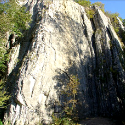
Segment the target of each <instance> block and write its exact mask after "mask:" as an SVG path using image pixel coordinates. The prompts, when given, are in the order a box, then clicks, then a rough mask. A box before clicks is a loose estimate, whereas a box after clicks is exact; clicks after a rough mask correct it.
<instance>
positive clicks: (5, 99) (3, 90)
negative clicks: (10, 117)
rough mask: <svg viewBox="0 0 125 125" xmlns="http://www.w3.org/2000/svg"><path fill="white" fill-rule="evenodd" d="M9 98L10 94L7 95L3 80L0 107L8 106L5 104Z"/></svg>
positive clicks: (0, 85)
mask: <svg viewBox="0 0 125 125" xmlns="http://www.w3.org/2000/svg"><path fill="white" fill-rule="evenodd" d="M9 98H10V96H8V95H7V92H6V90H5V89H4V82H3V81H2V80H1V81H0V108H6V106H5V104H6V101H7V100H8V99H9Z"/></svg>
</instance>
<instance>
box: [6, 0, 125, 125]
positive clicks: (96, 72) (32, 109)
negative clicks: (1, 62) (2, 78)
mask: <svg viewBox="0 0 125 125" xmlns="http://www.w3.org/2000/svg"><path fill="white" fill-rule="evenodd" d="M45 2H46V1H42V2H41V1H40V0H32V1H29V2H28V3H26V7H27V9H28V10H29V11H30V13H32V19H33V22H32V24H31V28H30V29H29V31H28V32H27V36H25V37H24V38H23V39H22V41H21V43H20V45H18V46H17V48H16V47H15V52H16V56H14V57H12V58H14V60H15V57H18V61H15V62H14V63H13V62H12V63H11V61H10V63H11V64H12V65H11V67H12V69H10V71H9V73H10V74H9V76H8V83H7V86H8V87H9V90H10V93H11V95H12V96H11V99H10V105H9V107H8V109H7V110H6V113H5V123H7V121H9V122H11V123H12V125H14V124H17V125H24V124H29V125H35V124H36V123H39V122H42V123H45V124H49V123H50V122H51V115H52V113H53V112H56V113H58V112H60V110H61V108H60V107H59V106H58V105H57V104H58V103H59V102H61V101H62V100H63V98H62V95H61V92H60V91H61V90H62V88H63V85H64V84H65V83H66V82H67V81H68V77H67V74H68V75H69V76H70V75H78V78H79V80H80V86H79V94H78V97H77V98H78V100H79V102H78V114H79V118H81V119H82V118H84V117H89V116H117V115H119V116H120V113H121V111H122V110H123V103H124V102H123V101H124V97H123V93H124V90H123V85H124V84H125V72H124V55H123V50H122V47H121V42H120V40H119V38H118V36H117V34H116V32H115V31H114V29H113V26H112V24H111V22H110V19H109V18H108V17H106V16H105V15H104V13H103V12H102V11H101V10H100V9H99V8H98V7H96V6H94V7H93V9H94V11H95V14H94V17H93V18H92V19H89V18H88V17H87V14H86V12H85V9H84V7H82V6H80V5H79V4H77V3H75V2H74V1H72V0H59V1H57V0H55V1H53V2H51V4H50V5H48V2H46V4H45ZM12 58H11V60H12V61H14V60H13V59H12Z"/></svg>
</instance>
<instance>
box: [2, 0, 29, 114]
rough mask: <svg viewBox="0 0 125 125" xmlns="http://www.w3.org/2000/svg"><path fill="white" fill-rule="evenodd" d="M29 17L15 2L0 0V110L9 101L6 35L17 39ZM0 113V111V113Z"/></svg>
mask: <svg viewBox="0 0 125 125" xmlns="http://www.w3.org/2000/svg"><path fill="white" fill-rule="evenodd" d="M30 21H31V15H30V14H29V12H26V9H25V7H21V6H20V5H18V3H17V2H16V1H15V0H0V108H5V103H6V101H7V100H8V99H9V96H7V92H6V90H5V89H4V88H5V87H4V85H5V81H6V78H5V76H6V69H7V66H6V62H7V61H8V59H9V58H8V57H9V54H7V48H6V46H5V45H6V42H7V38H6V33H7V32H9V33H10V34H11V33H15V34H16V35H18V36H19V37H21V36H23V32H24V31H25V30H26V29H28V28H29V26H28V23H29V22H30ZM0 112H1V111H0Z"/></svg>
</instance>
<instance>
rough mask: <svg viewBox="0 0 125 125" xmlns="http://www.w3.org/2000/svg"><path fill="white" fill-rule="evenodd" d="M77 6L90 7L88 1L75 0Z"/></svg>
mask: <svg viewBox="0 0 125 125" xmlns="http://www.w3.org/2000/svg"><path fill="white" fill-rule="evenodd" d="M75 1H76V2H77V3H78V4H80V5H82V6H84V7H89V6H91V2H90V0H75Z"/></svg>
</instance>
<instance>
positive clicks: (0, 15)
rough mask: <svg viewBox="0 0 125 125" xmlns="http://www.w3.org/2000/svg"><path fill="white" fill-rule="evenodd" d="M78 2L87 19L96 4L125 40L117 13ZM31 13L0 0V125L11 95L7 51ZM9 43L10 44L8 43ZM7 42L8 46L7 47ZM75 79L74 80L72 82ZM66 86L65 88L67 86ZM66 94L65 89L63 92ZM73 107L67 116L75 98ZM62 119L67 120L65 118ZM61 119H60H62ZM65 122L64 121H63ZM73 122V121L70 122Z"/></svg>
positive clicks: (24, 28)
mask: <svg viewBox="0 0 125 125" xmlns="http://www.w3.org/2000/svg"><path fill="white" fill-rule="evenodd" d="M74 1H75V2H77V3H78V4H80V5H82V6H84V7H85V11H86V13H87V16H88V18H89V19H91V18H93V16H94V14H95V11H94V10H93V9H92V6H94V5H96V6H98V7H99V8H100V9H101V10H102V12H103V13H105V15H106V16H107V17H109V18H110V21H111V23H112V25H113V27H114V29H115V31H116V33H117V34H118V36H119V38H120V39H121V41H122V42H125V31H123V30H121V29H120V28H119V24H118V19H117V17H119V13H117V12H116V13H111V12H108V11H105V9H104V8H105V7H104V6H105V5H104V4H103V3H101V2H95V3H93V4H92V3H91V2H90V1H89V0H74ZM119 19H120V20H121V21H122V23H123V25H124V26H125V19H122V18H121V17H119ZM31 22H32V20H31V15H30V13H29V12H28V11H27V9H26V8H25V7H22V6H20V5H19V3H18V1H15V0H0V118H1V120H0V125H2V120H3V113H4V110H5V109H6V107H7V105H9V104H8V100H9V98H10V96H11V95H9V94H8V92H7V91H8V89H9V88H6V87H5V86H6V81H7V64H8V61H9V59H10V56H9V52H10V49H11V47H12V46H13V45H12V43H11V42H13V41H11V40H12V39H13V37H16V38H14V39H16V41H18V42H20V39H21V38H23V37H24V36H25V33H26V31H27V30H28V29H29V28H30V23H31ZM10 43H11V44H10ZM8 44H9V47H8ZM123 50H124V52H125V47H124V45H123ZM74 79H75V78H74V77H72V78H71V81H70V83H69V86H70V87H71V86H73V85H74V83H75V82H76V83H77V84H76V86H74V89H73V90H72V93H71V94H73V95H74V93H75V94H76V93H77V85H78V84H79V82H78V79H77V80H76V81H75V80H74ZM74 81H75V82H74ZM69 86H67V88H68V87H69ZM65 93H66V94H67V95H68V94H69V93H67V91H66V92H65ZM71 102H72V104H73V107H72V109H70V110H68V108H67V107H66V108H65V112H66V111H67V115H68V116H71V117H72V116H73V115H74V114H72V111H73V110H74V107H75V99H73V100H71ZM53 119H54V120H55V122H59V121H61V120H62V119H57V118H56V117H55V116H53ZM63 120H67V119H66V118H65V119H63ZM63 120H62V121H63ZM64 123H65V122H64ZM72 124H74V123H72ZM58 125H61V122H60V123H58Z"/></svg>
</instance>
